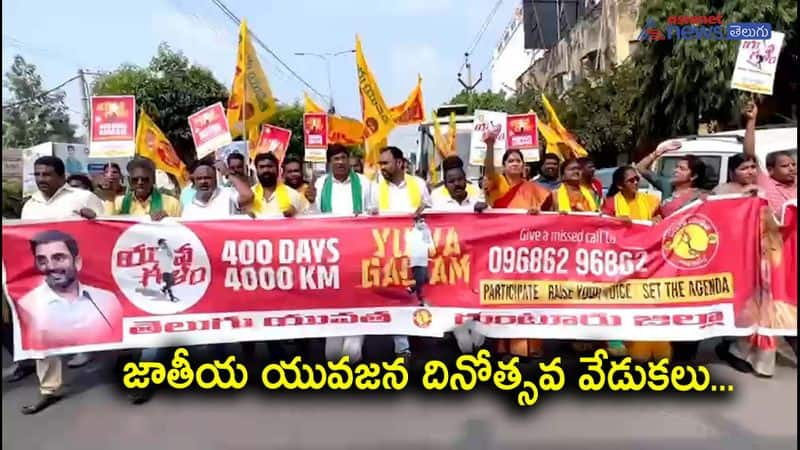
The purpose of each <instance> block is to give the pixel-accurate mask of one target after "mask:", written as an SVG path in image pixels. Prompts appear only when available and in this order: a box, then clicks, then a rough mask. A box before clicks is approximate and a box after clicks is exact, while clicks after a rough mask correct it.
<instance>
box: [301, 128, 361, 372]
mask: <svg viewBox="0 0 800 450" xmlns="http://www.w3.org/2000/svg"><path fill="white" fill-rule="evenodd" d="M348 156H349V152H348V150H347V147H345V146H343V145H338V144H335V145H331V146H330V147H328V152H327V160H328V170H329V173H328V174H327V175H326V176H324V177H322V178H319V179H317V180H316V182H315V183H314V184H313V185H312V186H310V187H309V188H308V189H307V190H306V193H305V195H306V199H307V200H308V202H309V204H310V205H311V212H312V213H315V214H348V215H359V214H362V213H364V212H365V211H369V210H370V208H371V205H370V204H369V201H370V190H371V184H370V182H369V180H368V179H367V177H365V176H364V175H361V174H359V173H356V172H355V171H353V170H352V169H351V168H350V165H349V162H348ZM363 344H364V336H346V337H342V336H337V337H329V338H326V339H325V358H326V359H327V360H329V361H338V360H339V359H340V358H341V357H342V355H348V356H349V357H350V362H351V363H356V362H358V361H360V360H361V348H362V347H363Z"/></svg>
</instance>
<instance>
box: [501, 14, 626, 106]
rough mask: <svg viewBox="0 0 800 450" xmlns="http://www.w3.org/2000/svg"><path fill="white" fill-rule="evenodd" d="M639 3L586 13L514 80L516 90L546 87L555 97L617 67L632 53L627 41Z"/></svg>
mask: <svg viewBox="0 0 800 450" xmlns="http://www.w3.org/2000/svg"><path fill="white" fill-rule="evenodd" d="M638 10H639V0H603V1H602V2H600V3H599V4H597V5H595V6H594V7H593V8H592V9H590V10H588V11H587V12H586V15H585V16H584V17H583V19H582V20H581V21H580V22H578V24H576V25H575V27H574V28H573V29H572V30H570V32H569V34H568V35H567V36H565V37H564V38H562V39H561V40H560V41H559V42H558V44H556V45H555V47H553V48H552V49H550V50H549V51H548V52H547V53H546V54H545V55H544V57H543V58H541V59H539V60H538V61H536V62H534V63H533V65H532V66H530V67H529V68H528V70H526V71H525V72H524V73H523V74H522V75H521V76H520V77H518V78H517V83H516V85H517V89H518V90H520V89H524V88H525V87H526V86H537V87H539V88H543V87H547V88H549V89H553V90H555V91H556V92H558V93H561V92H564V91H566V90H568V89H569V88H570V87H571V86H572V85H573V84H575V83H577V82H578V81H579V80H581V79H582V78H584V77H587V76H589V75H591V73H592V72H593V71H594V70H600V71H605V70H608V69H610V68H611V67H613V66H615V65H618V64H620V63H621V62H622V61H624V60H625V59H627V58H628V56H629V55H630V53H631V48H632V47H631V45H630V41H631V40H635V39H636V37H637V36H638V34H639V30H638V29H637V28H636V21H637V15H638Z"/></svg>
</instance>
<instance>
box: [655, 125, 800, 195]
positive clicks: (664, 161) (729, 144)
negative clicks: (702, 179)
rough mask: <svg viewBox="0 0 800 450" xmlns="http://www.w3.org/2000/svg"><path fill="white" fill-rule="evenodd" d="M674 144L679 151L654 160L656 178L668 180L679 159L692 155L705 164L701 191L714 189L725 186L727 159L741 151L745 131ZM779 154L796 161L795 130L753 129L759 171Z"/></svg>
mask: <svg viewBox="0 0 800 450" xmlns="http://www.w3.org/2000/svg"><path fill="white" fill-rule="evenodd" d="M677 140H678V141H680V142H681V144H682V146H681V148H680V149H679V150H676V151H674V152H669V153H667V154H665V155H663V156H662V157H661V158H659V159H658V160H656V161H655V162H654V163H653V167H651V170H652V171H653V172H654V173H655V174H656V175H657V176H663V177H671V176H672V171H673V170H675V166H676V165H677V164H678V161H679V160H680V158H681V157H682V156H685V155H689V154H691V155H695V156H697V157H698V158H700V159H701V160H703V162H704V163H705V164H706V170H707V173H706V175H707V178H708V186H704V187H705V188H707V189H713V188H714V187H716V186H717V185H718V184H722V183H727V182H728V159H729V158H730V157H731V156H733V155H735V154H737V153H741V152H742V151H743V149H742V144H743V143H744V130H735V131H724V132H722V133H715V134H708V135H699V136H687V137H683V138H678V139H677ZM778 151H789V152H791V153H792V156H793V157H794V158H795V159H797V127H785V126H781V127H775V126H768V127H759V128H756V156H757V157H758V163H759V165H760V166H761V168H762V169H764V170H766V167H765V166H764V164H765V162H766V160H767V155H769V154H770V153H775V152H778Z"/></svg>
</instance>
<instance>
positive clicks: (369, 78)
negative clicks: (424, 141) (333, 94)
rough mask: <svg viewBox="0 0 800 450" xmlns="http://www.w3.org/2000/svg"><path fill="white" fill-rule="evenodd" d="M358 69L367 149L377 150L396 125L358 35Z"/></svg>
mask: <svg viewBox="0 0 800 450" xmlns="http://www.w3.org/2000/svg"><path fill="white" fill-rule="evenodd" d="M356 69H357V73H358V93H359V97H360V98H361V118H362V120H363V122H364V126H365V127H366V134H367V137H366V139H367V144H368V145H367V148H368V149H369V148H370V147H372V148H375V147H376V146H377V143H378V142H380V141H383V140H385V139H386V137H387V136H388V135H389V132H391V131H392V129H393V128H394V125H395V124H394V119H393V118H392V114H391V111H390V110H389V107H388V106H386V102H385V101H384V100H383V95H382V94H381V90H380V88H379V87H378V83H377V82H375V77H374V76H373V75H372V72H370V70H369V66H367V60H366V59H365V58H364V52H363V50H362V49H361V39H359V37H358V35H356Z"/></svg>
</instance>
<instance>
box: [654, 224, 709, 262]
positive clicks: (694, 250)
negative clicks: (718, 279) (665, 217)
mask: <svg viewBox="0 0 800 450" xmlns="http://www.w3.org/2000/svg"><path fill="white" fill-rule="evenodd" d="M718 248H719V233H718V232H717V229H716V227H714V224H713V223H712V222H711V220H709V219H708V217H706V216H702V215H697V216H691V217H689V218H688V220H686V221H681V222H678V223H675V224H673V225H672V226H670V227H669V228H667V230H666V231H665V232H664V235H663V237H662V239H661V254H662V255H663V256H664V259H665V260H666V261H667V262H668V263H669V264H670V265H672V266H674V267H677V268H679V269H699V268H702V267H705V266H706V265H708V263H709V262H711V260H712V259H714V256H715V255H716V254H717V249H718Z"/></svg>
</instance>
